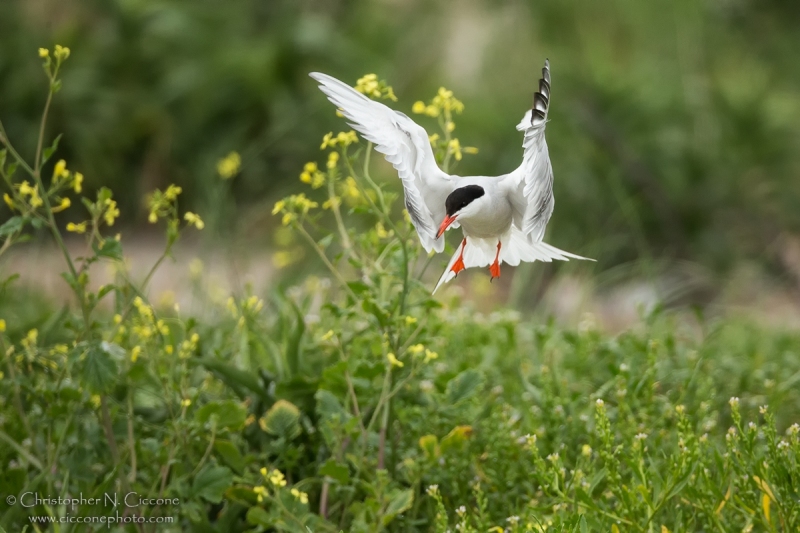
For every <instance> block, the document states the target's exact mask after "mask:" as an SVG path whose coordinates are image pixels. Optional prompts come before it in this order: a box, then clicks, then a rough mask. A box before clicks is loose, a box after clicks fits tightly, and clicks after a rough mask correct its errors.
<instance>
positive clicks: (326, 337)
mask: <svg viewBox="0 0 800 533" xmlns="http://www.w3.org/2000/svg"><path fill="white" fill-rule="evenodd" d="M333 336H334V333H333V330H332V329H329V330H328V332H327V333H326V334H325V335H323V336H322V337H320V338H319V340H320V341H322V342H326V341H329V340H331V339H332V338H333Z"/></svg>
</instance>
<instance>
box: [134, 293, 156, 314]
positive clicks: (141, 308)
mask: <svg viewBox="0 0 800 533" xmlns="http://www.w3.org/2000/svg"><path fill="white" fill-rule="evenodd" d="M133 306H134V307H135V308H136V310H137V311H138V312H139V314H140V315H142V316H143V317H145V318H153V308H152V307H150V306H149V305H148V304H146V303H144V300H142V298H141V297H140V296H137V297H136V298H134V299H133Z"/></svg>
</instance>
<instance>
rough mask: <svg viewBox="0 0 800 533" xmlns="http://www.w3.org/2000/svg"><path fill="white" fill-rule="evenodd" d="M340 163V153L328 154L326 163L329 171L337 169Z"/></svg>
mask: <svg viewBox="0 0 800 533" xmlns="http://www.w3.org/2000/svg"><path fill="white" fill-rule="evenodd" d="M338 163H339V152H331V153H330V154H328V162H327V163H326V166H327V167H328V169H334V168H336V165H337V164H338Z"/></svg>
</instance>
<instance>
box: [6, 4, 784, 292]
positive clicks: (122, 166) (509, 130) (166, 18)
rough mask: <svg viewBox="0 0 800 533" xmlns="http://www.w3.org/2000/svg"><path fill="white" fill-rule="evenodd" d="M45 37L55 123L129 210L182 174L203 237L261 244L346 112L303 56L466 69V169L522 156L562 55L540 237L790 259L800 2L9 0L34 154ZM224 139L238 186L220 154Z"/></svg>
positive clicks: (425, 94) (18, 94)
mask: <svg viewBox="0 0 800 533" xmlns="http://www.w3.org/2000/svg"><path fill="white" fill-rule="evenodd" d="M55 43H60V44H63V45H65V46H69V47H70V48H71V49H72V56H71V57H70V60H69V62H68V63H67V65H66V68H65V71H64V90H63V91H62V93H61V94H59V97H58V98H57V99H56V102H55V106H54V110H53V114H52V117H53V118H52V121H51V127H50V132H51V133H52V134H53V135H55V134H56V133H59V132H63V133H64V136H65V137H64V141H63V142H62V145H61V150H60V152H59V155H60V156H61V157H63V158H64V159H66V160H67V161H68V162H69V166H70V168H71V169H75V170H79V171H81V172H83V173H84V174H85V176H86V180H87V185H88V186H89V187H90V188H91V187H98V186H100V185H101V184H102V185H109V186H110V187H111V188H112V189H113V190H114V191H115V196H116V197H117V198H118V199H119V203H120V208H121V210H122V215H123V218H122V220H121V225H122V227H123V228H125V230H126V231H130V232H135V231H138V230H144V229H147V222H146V216H147V212H146V210H145V209H144V208H143V204H144V201H145V200H144V198H145V195H146V194H147V193H148V192H149V191H151V190H152V189H153V188H156V187H164V186H166V185H167V184H169V183H177V184H179V185H180V186H182V187H183V188H184V191H185V198H184V207H186V208H189V209H192V210H194V211H197V212H200V213H201V214H203V215H204V217H205V218H206V219H207V222H208V224H209V229H210V231H208V232H206V233H207V234H208V236H204V238H210V237H209V236H211V235H215V236H217V237H226V236H229V235H231V234H236V235H237V236H245V237H246V238H250V239H253V241H254V242H263V243H264V244H265V245H266V246H269V243H270V242H271V241H272V239H273V232H274V229H275V227H276V221H275V220H273V217H271V216H270V213H269V211H270V208H271V205H272V201H274V199H275V198H277V197H278V196H279V195H282V194H286V193H287V192H289V191H294V190H296V189H299V187H300V184H299V182H298V181H297V176H298V174H299V172H300V169H301V168H302V165H303V163H304V162H306V161H308V160H321V158H322V155H321V153H320V152H319V150H318V148H319V139H320V138H321V137H322V135H323V134H324V133H326V132H328V131H331V130H333V131H339V130H342V129H345V126H344V123H343V122H344V121H343V120H342V119H339V118H337V117H336V116H335V114H334V113H333V109H332V106H331V105H330V104H329V103H328V102H327V101H326V100H325V99H324V97H323V96H322V94H321V93H320V92H319V91H318V90H317V89H316V87H315V84H314V83H313V82H312V80H311V79H309V78H308V76H307V74H308V72H310V71H313V70H319V71H323V72H326V73H329V74H332V75H334V76H336V77H339V78H340V79H343V80H345V81H347V82H349V83H351V84H354V83H355V80H356V79H357V78H358V77H360V76H362V75H363V74H365V73H368V72H375V73H377V74H378V75H379V77H381V78H385V79H386V80H387V81H388V82H389V83H390V84H391V85H393V87H394V90H395V93H396V94H397V96H398V97H399V99H400V101H399V103H398V104H397V105H396V106H395V107H396V108H398V109H400V110H402V111H404V112H406V113H409V112H410V107H411V104H412V103H413V102H414V101H415V100H427V99H429V98H430V97H431V96H432V95H433V94H434V93H435V91H436V89H437V88H438V87H439V86H440V85H444V86H446V87H448V88H451V89H453V90H454V91H455V94H456V96H457V97H458V98H459V99H461V100H462V101H463V102H464V103H465V106H466V109H465V112H464V114H463V115H462V116H461V117H459V118H458V119H457V131H456V132H455V133H456V134H457V136H458V137H459V138H460V139H461V142H462V144H464V145H470V146H477V147H479V148H480V152H479V154H477V155H476V156H467V157H465V159H464V160H463V161H461V162H460V164H459V166H458V168H456V169H455V172H456V173H459V174H488V175H494V174H501V173H505V172H508V171H510V170H512V169H513V168H515V167H516V166H517V165H518V164H519V161H520V158H521V153H522V150H521V147H520V144H521V137H520V134H519V133H518V132H516V131H515V129H514V125H515V124H516V123H517V122H518V121H519V119H520V118H521V116H522V114H523V113H524V111H525V110H526V109H527V108H528V107H529V105H530V102H531V95H532V92H533V91H534V90H535V87H536V80H537V79H538V77H539V74H540V68H541V65H542V63H543V61H544V58H546V57H548V58H550V61H551V64H552V73H553V99H552V106H551V113H550V119H551V122H550V124H549V125H548V132H547V136H548V142H549V146H550V154H551V157H552V159H553V166H554V169H555V179H556V182H555V195H556V200H557V202H556V206H557V207H556V210H555V214H554V216H553V218H552V220H551V225H550V229H549V232H548V241H549V242H552V243H554V244H555V245H556V246H559V247H562V248H564V249H567V250H570V251H573V252H576V253H580V254H582V255H587V256H591V257H596V258H598V260H599V262H598V266H597V269H596V271H595V272H596V273H605V275H606V278H607V279H610V280H613V279H615V276H616V275H618V273H619V272H624V273H630V272H634V273H636V274H640V275H643V276H647V275H651V274H653V272H659V273H660V272H671V271H678V270H680V269H681V268H683V270H684V271H685V270H687V269H686V268H685V265H691V268H690V269H689V270H692V269H694V271H697V272H702V276H701V277H705V278H710V279H712V280H721V279H725V277H726V276H728V275H730V274H731V272H733V271H734V270H735V268H736V266H737V265H740V264H742V263H746V264H749V265H755V268H756V269H757V270H758V271H759V272H762V273H764V274H766V275H768V276H769V277H770V279H772V280H775V281H774V283H776V284H777V286H778V287H779V288H781V290H782V289H785V288H791V289H793V290H796V289H797V287H798V281H800V244H798V236H800V61H798V57H797V53H798V50H800V3H798V2H792V1H786V0H762V1H759V2H755V1H752V0H713V1H712V0H706V1H697V0H670V1H666V0H653V1H648V2H641V1H636V0H609V1H606V2H587V1H577V0H567V1H565V0H545V1H538V0H537V1H510V2H496V1H490V0H465V1H455V2H444V1H430V0H385V1H365V0H351V1H330V0H325V1H314V0H301V1H293V2H290V1H274V0H273V1H266V0H227V1H221V0H193V1H186V0H116V1H114V0H4V1H3V2H0V50H1V52H0V117H2V120H3V121H4V123H5V125H6V128H7V129H8V132H9V135H10V136H11V138H12V139H15V142H16V144H17V146H18V148H20V149H21V151H22V152H23V154H31V153H32V152H33V151H34V148H35V147H34V146H33V143H34V142H35V139H36V129H37V127H38V120H39V113H40V112H41V108H42V104H43V100H44V97H45V83H44V80H43V74H42V73H41V70H40V69H41V67H40V61H39V59H38V58H37V57H36V50H37V48H38V47H40V46H45V47H52V45H53V44H55ZM426 120H429V121H427V122H426ZM419 122H420V123H421V124H422V125H423V126H426V127H428V128H432V127H433V125H434V122H433V120H432V119H426V118H420V119H419ZM231 150H236V151H238V152H240V153H241V155H242V159H243V166H242V173H241V175H239V176H238V177H237V178H236V179H235V180H234V181H233V184H232V192H233V194H232V195H231V194H230V193H229V192H227V188H225V187H227V185H224V184H223V182H221V180H219V178H218V176H217V174H216V171H215V164H216V161H217V160H218V159H220V158H221V157H223V156H225V155H226V154H227V153H228V152H229V151H231ZM381 168H383V167H381ZM2 207H3V209H5V206H2ZM2 213H3V214H2V217H3V218H5V216H6V215H7V211H3V212H2ZM681 265H684V267H681ZM547 268H551V267H547ZM707 285H709V286H711V288H712V290H715V288H716V290H718V289H719V284H717V283H716V282H713V281H712V282H710V283H709V284H707ZM695 299H699V300H702V296H697V297H696V298H695Z"/></svg>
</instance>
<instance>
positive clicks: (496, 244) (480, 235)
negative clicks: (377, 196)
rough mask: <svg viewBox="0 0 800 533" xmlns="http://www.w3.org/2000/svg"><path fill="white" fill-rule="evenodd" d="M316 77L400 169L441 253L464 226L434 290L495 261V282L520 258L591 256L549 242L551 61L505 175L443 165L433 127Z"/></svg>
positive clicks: (412, 204) (408, 197) (423, 237)
mask: <svg viewBox="0 0 800 533" xmlns="http://www.w3.org/2000/svg"><path fill="white" fill-rule="evenodd" d="M309 75H310V76H311V77H312V78H313V79H314V80H316V81H317V82H319V84H320V85H319V88H320V90H322V92H323V93H325V95H326V96H327V97H328V100H330V101H331V102H332V103H333V104H334V105H335V106H336V107H337V108H339V111H340V112H341V113H342V114H343V115H344V116H345V118H347V119H348V120H349V121H350V125H351V126H352V127H353V128H354V129H355V130H356V131H358V132H359V133H361V135H362V136H363V137H364V138H365V139H366V140H368V141H370V142H371V143H373V144H374V145H375V149H376V150H377V151H378V152H380V153H382V154H384V156H385V157H386V160H387V161H388V162H389V163H391V164H392V165H393V166H394V168H395V169H396V170H397V173H398V175H399V177H400V180H401V181H402V183H403V189H404V193H405V205H406V209H407V210H408V214H409V216H410V217H411V222H412V223H413V224H414V227H415V228H416V230H417V234H418V235H419V239H420V241H422V246H423V247H424V248H425V250H426V251H428V252H430V251H431V250H435V251H437V252H441V251H442V250H444V238H443V237H442V235H443V234H444V232H445V231H446V230H447V229H449V228H457V227H459V226H460V227H461V230H462V232H463V239H462V240H461V243H460V244H459V245H458V248H457V249H456V252H455V254H454V255H453V257H452V259H450V263H449V264H448V265H447V268H446V269H445V271H444V273H443V274H442V276H441V277H440V278H439V282H438V283H437V284H436V287H435V288H434V289H433V292H434V293H435V292H436V291H437V290H438V289H439V287H441V286H442V284H444V283H447V282H448V281H450V280H451V279H453V278H454V277H456V276H457V275H458V273H459V272H461V271H462V270H464V269H466V268H471V267H486V266H488V267H489V272H490V275H491V279H494V278H498V277H500V265H501V264H502V263H507V264H509V265H511V266H516V265H518V264H519V263H520V261H528V262H532V261H545V262H550V261H552V260H553V259H559V260H562V261H569V259H570V258H572V259H587V258H586V257H581V256H579V255H575V254H571V253H569V252H565V251H563V250H559V249H558V248H555V247H554V246H551V245H549V244H547V243H545V242H543V240H542V239H543V237H544V230H545V227H546V226H547V222H548V221H549V220H550V215H552V214H553V207H554V205H555V200H554V198H553V168H552V166H551V165H550V155H549V154H548V151H547V142H546V141H545V138H544V130H545V126H546V124H547V111H548V108H549V104H550V62H549V61H547V60H545V63H544V68H543V69H542V79H540V80H539V90H538V91H537V92H536V93H535V94H534V97H533V108H532V109H530V110H528V111H527V112H526V113H525V116H524V117H523V118H522V121H521V122H520V123H519V124H518V125H517V130H518V131H521V132H523V133H524V135H525V137H524V141H523V143H522V146H523V148H524V153H523V157H522V164H521V165H520V166H519V167H517V168H516V170H514V171H512V172H510V173H508V174H504V175H502V176H454V175H450V174H447V173H445V172H443V171H442V170H441V169H440V168H439V167H438V165H437V164H436V159H435V157H434V155H433V150H432V148H431V145H430V142H429V140H428V134H427V132H426V131H425V129H424V128H422V126H419V125H418V124H417V123H416V122H414V121H413V120H411V119H410V118H409V117H408V116H407V115H405V114H404V113H401V112H400V111H395V110H393V109H390V108H389V107H387V106H385V105H383V104H381V103H380V102H376V101H374V100H370V99H369V98H367V97H366V96H364V95H363V94H361V93H359V92H358V91H356V90H355V89H353V88H352V87H350V86H349V85H347V84H346V83H343V82H341V81H339V80H337V79H336V78H333V77H331V76H328V75H327V74H321V73H319V72H312V73H311V74H309ZM589 260H590V261H591V259H589Z"/></svg>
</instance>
